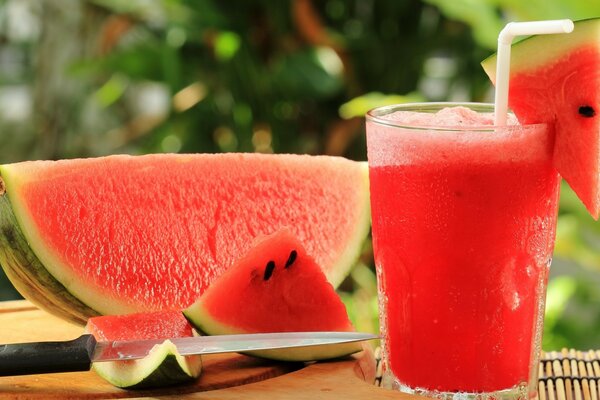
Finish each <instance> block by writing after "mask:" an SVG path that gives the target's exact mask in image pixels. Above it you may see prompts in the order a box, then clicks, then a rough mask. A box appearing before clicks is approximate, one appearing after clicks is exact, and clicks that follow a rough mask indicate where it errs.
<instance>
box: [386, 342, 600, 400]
mask: <svg viewBox="0 0 600 400" xmlns="http://www.w3.org/2000/svg"><path fill="white" fill-rule="evenodd" d="M375 358H376V360H377V375H376V378H375V384H376V385H378V386H379V385H381V375H382V366H381V349H380V348H377V349H376V350H375ZM538 396H539V400H600V350H589V351H580V350H573V349H563V350H562V351H560V352H558V351H548V352H542V356H541V360H540V366H539V382H538Z"/></svg>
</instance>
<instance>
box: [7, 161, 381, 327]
mask: <svg viewBox="0 0 600 400" xmlns="http://www.w3.org/2000/svg"><path fill="white" fill-rule="evenodd" d="M0 174H1V179H0V182H3V184H2V187H0V263H1V264H2V266H3V268H4V269H5V270H6V272H7V275H8V276H9V277H10V278H11V279H12V280H13V282H14V284H15V287H17V288H19V289H20V290H21V291H22V294H23V295H24V296H25V297H27V298H29V299H30V300H32V301H33V302H35V303H36V304H38V305H39V306H40V307H42V308H45V309H47V310H48V311H50V312H52V313H54V314H56V315H58V316H61V317H63V318H67V319H70V320H72V321H75V322H80V323H82V322H84V321H85V320H86V318H87V317H89V316H94V315H98V314H125V313H132V312H143V311H156V310H164V309H183V308H185V307H187V306H189V305H190V304H192V303H193V302H194V301H195V300H196V299H197V298H198V296H199V295H200V294H201V293H202V292H203V291H204V290H205V289H206V288H207V287H208V285H209V284H210V283H211V282H212V281H213V280H214V279H215V278H217V277H218V276H220V275H221V274H222V273H223V272H224V271H225V270H227V268H229V267H230V266H231V265H232V264H233V261H234V260H236V259H237V258H239V256H240V255H241V254H243V253H244V252H245V251H246V250H248V248H249V246H250V244H251V243H252V241H253V239H254V238H256V237H258V236H260V235H266V234H270V233H273V232H275V231H277V230H278V229H281V228H282V227H289V228H290V229H291V230H292V231H293V233H294V234H295V235H297V236H298V237H299V238H300V239H301V240H302V241H303V243H304V244H305V245H306V247H307V249H308V250H309V251H310V253H311V254H313V255H314V257H315V258H316V260H317V261H318V263H319V265H321V266H322V268H323V272H324V273H325V275H326V276H327V278H328V279H329V281H330V282H332V284H334V285H337V284H339V283H340V282H341V280H342V279H343V278H344V277H345V276H346V274H347V273H348V271H349V269H350V267H351V266H352V264H353V262H354V261H355V259H356V258H357V256H358V255H359V252H360V248H361V244H362V243H363V241H364V239H365V238H366V236H367V234H368V230H369V222H370V214H369V198H368V173H367V168H366V165H365V163H358V162H353V161H350V160H346V159H343V158H339V157H326V156H307V155H305V156H300V155H260V154H218V155H216V154H199V155H148V156H139V157H133V156H110V157H104V158H95V159H78V160H63V161H56V162H53V161H37V162H24V163H17V164H8V165H2V166H0Z"/></svg>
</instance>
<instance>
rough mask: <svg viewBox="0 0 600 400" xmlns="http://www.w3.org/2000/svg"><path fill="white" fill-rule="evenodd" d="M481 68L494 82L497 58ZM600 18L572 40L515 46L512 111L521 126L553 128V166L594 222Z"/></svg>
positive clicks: (580, 27) (585, 23)
mask: <svg viewBox="0 0 600 400" xmlns="http://www.w3.org/2000/svg"><path fill="white" fill-rule="evenodd" d="M482 65H483V68H484V69H485V71H486V73H487V74H488V75H489V77H490V79H491V80H492V82H495V81H496V56H495V55H494V56H492V57H489V58H488V59H486V60H484V61H483V63H482ZM599 65H600V19H589V20H582V21H578V22H575V29H574V31H573V33H570V34H568V35H540V36H533V37H530V38H528V39H525V40H523V41H521V42H518V43H517V44H515V45H513V46H512V54H511V66H510V87H509V106H510V108H511V109H512V110H513V111H514V113H515V114H516V115H517V118H518V119H519V121H520V122H521V123H540V122H548V123H552V124H554V129H555V135H556V139H555V144H554V165H555V167H556V168H557V170H558V171H559V172H560V174H561V175H562V177H563V178H565V180H566V181H567V182H568V183H569V185H570V186H571V188H572V189H573V190H574V191H575V193H577V195H578V196H579V198H580V199H581V201H582V202H583V203H584V204H585V206H586V207H587V209H588V211H589V212H590V213H591V214H592V216H593V217H594V218H596V219H597V218H598V216H599V214H600V181H599V180H598V177H599V168H600V165H599V164H600V121H599V118H600V68H599Z"/></svg>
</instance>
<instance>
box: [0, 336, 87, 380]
mask: <svg viewBox="0 0 600 400" xmlns="http://www.w3.org/2000/svg"><path fill="white" fill-rule="evenodd" d="M95 347H96V339H95V338H94V336H92V335H82V336H80V337H78V338H77V339H73V340H68V341H65V342H38V343H15V344H3V345H0V376H10V375H30V374H41V373H48V372H71V371H89V369H90V367H91V363H92V354H93V352H94V348H95Z"/></svg>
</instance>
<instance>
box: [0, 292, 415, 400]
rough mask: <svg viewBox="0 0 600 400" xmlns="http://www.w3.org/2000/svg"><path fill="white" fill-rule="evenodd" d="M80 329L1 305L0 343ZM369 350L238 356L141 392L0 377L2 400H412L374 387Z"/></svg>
mask: <svg viewBox="0 0 600 400" xmlns="http://www.w3.org/2000/svg"><path fill="white" fill-rule="evenodd" d="M82 332H83V328H82V327H80V326H76V325H72V324H70V323H68V322H65V321H63V320H60V319H58V318H56V317H54V316H52V315H50V314H48V313H46V312H44V311H41V310H39V309H37V308H36V307H35V306H33V305H32V304H31V303H29V302H27V301H25V300H23V301H10V302H3V303H1V302H0V343H18V342H30V341H51V340H69V339H74V338H76V337H78V336H79V335H81V334H82ZM375 372H376V371H375V360H374V358H373V353H372V351H371V350H370V347H365V351H362V352H361V353H359V354H357V355H355V356H353V357H348V358H345V359H343V360H336V361H329V362H319V363H312V364H306V365H305V364H302V363H283V362H273V361H267V360H261V359H258V358H253V357H247V356H243V355H237V354H230V355H213V356H206V357H204V358H203V371H202V375H201V377H200V379H199V380H198V381H197V382H195V383H193V384H190V385H184V386H177V387H173V388H164V389H156V390H145V391H141V390H139V391H126V390H121V389H118V388H115V387H113V386H112V385H110V384H108V383H107V382H106V381H104V380H103V379H101V378H100V377H99V376H97V375H96V374H95V373H94V372H93V371H89V372H68V373H60V374H44V375H28V376H14V377H0V398H2V399H44V400H46V399H111V398H143V397H152V398H157V397H160V398H167V399H196V398H199V399H206V398H210V399H223V400H232V399H259V398H260V399H263V398H265V399H266V398H267V396H270V397H271V398H274V399H284V400H285V399H289V400H292V399H310V400H316V399H330V398H331V399H350V400H351V399H367V398H377V399H406V400H408V399H414V396H409V395H406V394H402V393H398V392H393V391H390V390H385V389H381V388H378V387H375V386H374V385H373V381H374V378H375Z"/></svg>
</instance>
